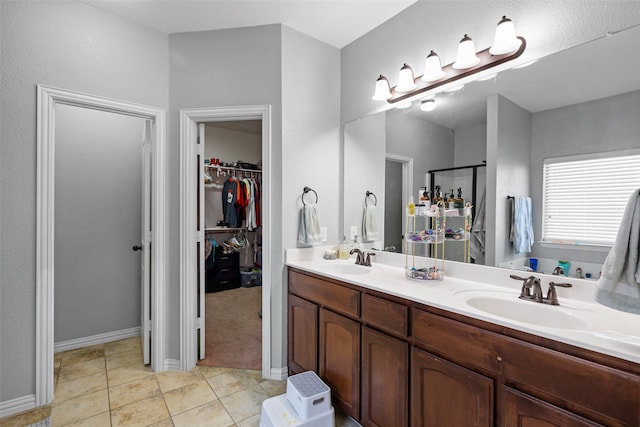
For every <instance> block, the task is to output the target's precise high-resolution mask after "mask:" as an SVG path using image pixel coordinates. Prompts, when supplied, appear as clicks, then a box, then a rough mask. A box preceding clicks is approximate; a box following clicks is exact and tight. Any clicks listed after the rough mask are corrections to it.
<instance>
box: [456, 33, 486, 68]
mask: <svg viewBox="0 0 640 427" xmlns="http://www.w3.org/2000/svg"><path fill="white" fill-rule="evenodd" d="M479 63H480V58H478V57H477V56H476V48H475V46H474V45H473V40H471V37H469V36H468V35H466V34H465V35H464V37H463V38H462V40H460V44H459V45H458V56H457V58H456V62H454V63H453V68H455V69H456V70H465V69H467V68H471V67H475V66H476V65H478V64H479Z"/></svg>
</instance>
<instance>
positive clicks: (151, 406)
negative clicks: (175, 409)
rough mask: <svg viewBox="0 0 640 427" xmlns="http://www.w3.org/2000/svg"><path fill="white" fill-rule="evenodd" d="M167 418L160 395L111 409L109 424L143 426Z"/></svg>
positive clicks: (130, 426)
mask: <svg viewBox="0 0 640 427" xmlns="http://www.w3.org/2000/svg"><path fill="white" fill-rule="evenodd" d="M167 418H169V411H167V406H166V405H165V404H164V399H163V398H162V396H155V397H152V398H150V399H145V400H140V401H138V402H135V403H132V404H130V405H127V406H123V407H121V408H117V409H114V410H113V411H111V425H112V426H114V427H117V426H126V427H143V426H148V425H149V424H153V423H157V422H158V421H162V420H165V419H167Z"/></svg>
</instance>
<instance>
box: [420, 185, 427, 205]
mask: <svg viewBox="0 0 640 427" xmlns="http://www.w3.org/2000/svg"><path fill="white" fill-rule="evenodd" d="M426 195H427V187H420V191H419V192H418V203H422V202H424V201H425V200H426V199H425V196H426Z"/></svg>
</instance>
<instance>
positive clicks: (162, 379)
mask: <svg viewBox="0 0 640 427" xmlns="http://www.w3.org/2000/svg"><path fill="white" fill-rule="evenodd" d="M156 378H157V379H158V384H160V390H162V392H163V393H166V392H168V391H171V390H174V389H176V388H180V387H184V386H186V385H189V384H194V383H197V382H199V381H202V379H203V378H204V377H203V376H202V374H201V373H200V372H199V371H198V370H196V369H192V370H191V371H187V372H185V371H164V372H160V373H159V374H157V375H156Z"/></svg>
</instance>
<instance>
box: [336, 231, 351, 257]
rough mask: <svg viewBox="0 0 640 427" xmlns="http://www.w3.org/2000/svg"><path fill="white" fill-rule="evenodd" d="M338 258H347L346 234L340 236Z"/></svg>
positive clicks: (347, 244)
mask: <svg viewBox="0 0 640 427" xmlns="http://www.w3.org/2000/svg"><path fill="white" fill-rule="evenodd" d="M338 258H340V259H349V243H348V242H347V236H342V242H340V246H339V248H338Z"/></svg>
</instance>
